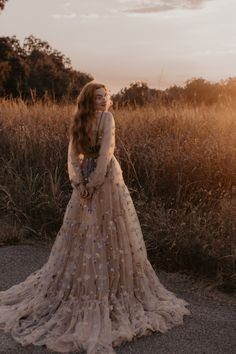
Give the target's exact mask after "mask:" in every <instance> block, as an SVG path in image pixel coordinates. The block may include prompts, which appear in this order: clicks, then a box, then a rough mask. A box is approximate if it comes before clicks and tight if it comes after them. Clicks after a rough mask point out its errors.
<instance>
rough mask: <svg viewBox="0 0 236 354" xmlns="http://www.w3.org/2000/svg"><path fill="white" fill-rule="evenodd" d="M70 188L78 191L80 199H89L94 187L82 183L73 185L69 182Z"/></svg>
mask: <svg viewBox="0 0 236 354" xmlns="http://www.w3.org/2000/svg"><path fill="white" fill-rule="evenodd" d="M71 184H72V186H73V187H74V188H76V189H77V190H78V192H79V193H80V196H81V198H84V199H90V198H92V196H93V193H94V191H95V188H94V187H88V186H86V185H85V184H83V183H74V182H71Z"/></svg>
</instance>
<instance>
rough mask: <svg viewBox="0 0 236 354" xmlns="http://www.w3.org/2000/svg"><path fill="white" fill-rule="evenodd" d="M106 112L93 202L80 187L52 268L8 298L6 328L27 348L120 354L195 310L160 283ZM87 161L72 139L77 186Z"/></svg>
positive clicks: (4, 295) (1, 318)
mask: <svg viewBox="0 0 236 354" xmlns="http://www.w3.org/2000/svg"><path fill="white" fill-rule="evenodd" d="M104 113H105V114H104V115H103V117H102V120H101V124H100V130H99V145H100V151H99V157H98V159H97V167H96V169H95V170H94V171H93V172H92V173H91V174H90V177H89V185H90V187H95V188H96V189H95V193H94V195H93V197H92V199H83V198H81V197H80V194H79V191H78V190H77V189H76V188H73V191H72V195H71V198H70V200H69V203H68V205H67V207H66V211H65V214H64V218H63V223H62V226H61V228H60V230H59V232H58V234H57V236H56V239H55V242H54V244H53V246H52V249H51V253H50V255H49V258H48V261H47V262H46V263H45V264H44V265H43V266H42V267H41V268H40V269H38V270H36V271H35V272H33V273H32V274H30V275H29V276H28V277H27V278H26V279H25V280H24V281H23V282H21V283H19V284H16V285H14V286H12V287H11V288H9V289H8V290H6V291H2V292H0V329H1V330H3V331H4V332H6V333H10V334H11V336H12V337H13V338H14V340H15V341H17V342H18V343H21V345H23V346H26V345H28V344H34V345H44V346H46V347H47V349H48V350H49V351H51V350H52V351H56V352H60V353H69V352H77V353H79V352H82V351H85V352H87V353H88V354H98V353H100V354H112V353H115V349H114V347H115V346H119V345H120V344H121V343H123V342H126V341H131V340H132V339H133V338H134V337H140V336H145V335H150V334H151V333H153V332H156V331H159V332H162V333H164V332H166V331H168V330H169V329H170V328H172V327H174V326H177V325H181V324H183V317H184V315H190V314H191V313H190V310H189V309H187V308H186V306H187V305H189V303H188V302H186V301H185V300H183V299H180V298H177V296H176V295H175V294H174V293H173V292H171V291H169V290H167V289H166V288H165V287H164V286H163V285H162V284H161V283H160V281H159V279H158V277H157V275H156V273H155V271H154V269H153V268H152V266H151V264H150V262H149V261H148V258H147V252H146V248H145V243H144V240H143V235H142V231H141V228H140V223H139V220H138V217H137V214H136V210H135V207H134V204H133V202H132V199H131V196H130V193H129V190H128V188H127V187H126V185H125V182H124V180H123V176H122V170H121V167H120V164H119V162H118V161H117V159H116V158H115V156H114V154H113V153H114V148H115V121H114V117H113V115H112V113H110V112H107V111H106V112H104ZM95 127H96V126H95ZM92 133H93V134H94V136H95V133H96V128H93V130H92ZM91 138H92V135H91ZM84 158H85V156H84V155H81V154H80V155H79V156H76V154H75V151H74V150H73V148H72V144H71V140H70V141H69V147H68V173H69V178H70V180H73V181H77V182H79V181H81V180H82V178H83V176H82V169H81V164H82V163H83V159H84Z"/></svg>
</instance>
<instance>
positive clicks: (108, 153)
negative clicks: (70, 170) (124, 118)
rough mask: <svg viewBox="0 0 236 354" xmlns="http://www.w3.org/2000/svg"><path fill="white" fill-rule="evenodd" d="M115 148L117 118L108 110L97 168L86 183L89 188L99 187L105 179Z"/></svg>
mask: <svg viewBox="0 0 236 354" xmlns="http://www.w3.org/2000/svg"><path fill="white" fill-rule="evenodd" d="M114 149H115V120H114V117H113V114H112V113H111V112H106V115H105V117H104V123H103V129H102V140H101V146H100V150H99V156H98V158H97V163H96V168H95V170H94V172H92V173H91V175H90V177H89V182H88V183H87V184H86V187H88V188H98V187H100V186H101V185H102V184H103V183H104V180H105V175H106V171H107V166H108V164H109V162H110V161H111V158H112V156H113V153H114Z"/></svg>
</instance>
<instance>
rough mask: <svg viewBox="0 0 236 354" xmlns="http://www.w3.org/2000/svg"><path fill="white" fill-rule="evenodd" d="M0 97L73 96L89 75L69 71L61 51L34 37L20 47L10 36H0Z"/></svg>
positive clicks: (69, 67) (66, 60)
mask: <svg viewBox="0 0 236 354" xmlns="http://www.w3.org/2000/svg"><path fill="white" fill-rule="evenodd" d="M0 69H1V71H0V96H12V97H18V96H20V97H22V98H25V99H29V98H30V97H31V96H32V95H31V93H32V91H33V92H34V98H42V97H44V95H45V94H47V97H48V96H49V97H52V98H53V99H55V100H60V99H62V98H67V99H74V98H75V97H77V96H78V94H79V92H80V90H81V89H82V87H83V86H84V85H85V84H86V83H87V82H89V81H91V80H93V77H92V76H91V75H90V74H86V73H82V72H80V71H76V70H73V69H72V67H71V61H70V59H69V58H67V57H65V56H64V55H63V54H62V53H60V52H59V51H57V50H53V48H52V47H51V46H50V45H49V43H48V42H45V41H42V40H41V39H39V38H35V37H34V36H32V35H31V36H29V37H27V38H25V40H24V42H23V46H21V45H20V42H19V40H18V39H17V38H16V37H15V36H13V37H11V38H10V37H2V38H0Z"/></svg>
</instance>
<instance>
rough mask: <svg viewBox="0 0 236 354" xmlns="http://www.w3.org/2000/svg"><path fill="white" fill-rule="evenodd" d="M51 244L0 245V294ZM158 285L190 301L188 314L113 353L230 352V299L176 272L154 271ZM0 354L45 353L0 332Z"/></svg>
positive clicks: (235, 338)
mask: <svg viewBox="0 0 236 354" xmlns="http://www.w3.org/2000/svg"><path fill="white" fill-rule="evenodd" d="M50 249H51V246H49V245H45V244H41V243H37V244H36V243H32V244H21V245H14V246H2V247H0V291H1V290H5V289H7V288H9V287H10V286H12V285H14V284H16V283H19V282H21V281H23V280H24V279H25V278H26V276H28V275H29V274H30V273H32V272H33V271H35V270H36V269H38V268H39V267H41V266H42V265H43V264H44V263H45V262H46V261H47V259H48V256H49V253H50ZM158 277H159V279H160V280H161V282H162V283H163V284H164V285H165V286H166V287H167V288H168V289H169V290H171V291H173V292H175V293H176V295H177V296H179V297H182V298H184V299H185V300H187V301H188V302H189V303H190V306H189V309H190V311H191V313H192V316H185V317H184V325H183V326H178V327H175V328H172V329H171V330H170V331H169V332H167V333H164V334H162V333H155V334H153V335H151V336H147V337H141V338H138V339H134V340H133V341H132V342H129V343H125V344H123V345H122V346H120V347H119V348H116V351H117V354H190V353H191V354H200V353H201V354H203V353H204V354H215V353H217V354H235V353H236V297H235V296H233V295H226V294H223V293H220V292H219V291H217V290H213V289H210V287H209V284H207V283H206V282H205V281H199V280H194V279H192V278H191V277H190V276H187V275H184V274H179V273H166V272H163V271H160V272H158ZM0 353H4V354H16V353H17V354H18V353H19V354H29V353H30V354H36V353H37V354H46V353H53V352H49V351H47V350H46V349H45V348H44V347H39V346H38V347H37V346H33V345H30V346H27V347H22V346H21V345H20V344H18V343H16V342H15V341H14V340H13V339H12V338H11V336H10V335H9V334H5V333H4V332H3V331H0Z"/></svg>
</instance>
